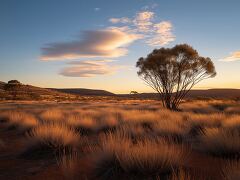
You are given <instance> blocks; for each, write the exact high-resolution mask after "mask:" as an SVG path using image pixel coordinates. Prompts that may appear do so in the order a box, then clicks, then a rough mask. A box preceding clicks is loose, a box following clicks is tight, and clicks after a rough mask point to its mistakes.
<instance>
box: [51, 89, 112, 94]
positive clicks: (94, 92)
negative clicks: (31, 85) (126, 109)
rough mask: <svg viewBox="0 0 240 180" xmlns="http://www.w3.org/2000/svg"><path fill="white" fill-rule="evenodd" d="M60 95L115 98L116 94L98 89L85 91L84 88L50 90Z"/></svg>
mask: <svg viewBox="0 0 240 180" xmlns="http://www.w3.org/2000/svg"><path fill="white" fill-rule="evenodd" d="M52 90H55V91H58V92H62V93H69V94H76V95H82V96H116V94H114V93H111V92H109V91H105V90H99V89H85V88H66V89H52Z"/></svg>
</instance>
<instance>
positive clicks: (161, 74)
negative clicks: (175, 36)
mask: <svg viewBox="0 0 240 180" xmlns="http://www.w3.org/2000/svg"><path fill="white" fill-rule="evenodd" d="M136 67H137V68H138V69H139V70H138V75H139V76H140V77H141V78H142V79H143V80H144V81H145V82H146V83H147V84H148V85H149V86H150V87H152V88H153V89H154V90H155V91H157V92H158V93H159V94H160V96H161V100H162V103H163V106H164V107H166V108H168V109H174V110H176V109H177V108H178V106H179V104H180V103H181V100H182V99H183V98H184V97H185V96H186V94H187V93H188V92H189V90H191V89H192V87H193V86H194V85H196V84H197V83H199V82H200V81H202V80H204V79H207V78H212V77H214V76H216V71H215V67H214V64H213V62H212V61H211V59H210V58H209V57H202V56H200V55H199V54H198V52H197V51H196V50H195V49H193V48H192V47H191V46H189V45H187V44H180V45H176V46H174V47H173V48H160V49H155V50H153V51H152V52H151V53H150V54H148V55H147V57H146V58H144V57H141V58H139V60H138V61H137V63H136Z"/></svg>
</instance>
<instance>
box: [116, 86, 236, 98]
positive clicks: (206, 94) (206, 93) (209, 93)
mask: <svg viewBox="0 0 240 180" xmlns="http://www.w3.org/2000/svg"><path fill="white" fill-rule="evenodd" d="M121 96H123V97H134V98H144V99H145V98H150V99H155V98H158V97H159V95H158V94H157V93H139V94H122V95H121ZM186 98H187V99H189V98H190V99H191V98H194V99H195V98H197V99H207V98H213V99H240V89H226V88H220V89H207V90H191V91H189V93H188V94H187V96H186Z"/></svg>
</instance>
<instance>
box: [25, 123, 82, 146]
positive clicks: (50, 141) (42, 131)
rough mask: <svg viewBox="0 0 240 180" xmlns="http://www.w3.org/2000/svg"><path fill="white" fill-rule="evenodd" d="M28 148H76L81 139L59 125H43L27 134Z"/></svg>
mask: <svg viewBox="0 0 240 180" xmlns="http://www.w3.org/2000/svg"><path fill="white" fill-rule="evenodd" d="M27 138H28V140H27V143H28V148H31V147H37V146H40V147H41V146H49V147H51V148H54V149H57V148H65V147H70V148H73V147H77V146H78V144H79V143H81V141H80V140H81V138H80V136H79V134H77V133H76V132H75V131H74V130H73V129H71V128H69V127H67V126H65V125H63V124H62V125H61V124H43V125H40V126H38V127H36V128H34V129H32V131H31V132H30V133H29V135H28V137H27Z"/></svg>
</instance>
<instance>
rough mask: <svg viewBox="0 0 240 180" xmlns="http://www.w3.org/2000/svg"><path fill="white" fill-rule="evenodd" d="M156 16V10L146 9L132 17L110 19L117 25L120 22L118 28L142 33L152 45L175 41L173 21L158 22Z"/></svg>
mask: <svg viewBox="0 0 240 180" xmlns="http://www.w3.org/2000/svg"><path fill="white" fill-rule="evenodd" d="M145 9H146V8H145ZM155 16H156V15H155V13H154V12H152V11H149V10H144V11H140V12H138V13H136V15H135V16H134V17H132V18H128V17H121V18H110V19H109V21H110V22H112V23H113V24H115V25H116V24H118V25H119V26H118V28H122V27H124V29H125V30H127V32H137V33H140V34H141V35H142V37H144V39H145V42H146V43H147V44H148V45H151V46H163V45H167V44H169V43H170V42H172V41H174V40H175V38H176V37H175V35H174V34H173V25H172V23H171V22H170V21H160V22H158V21H156V20H155V19H156V18H155ZM121 24H124V26H121Z"/></svg>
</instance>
